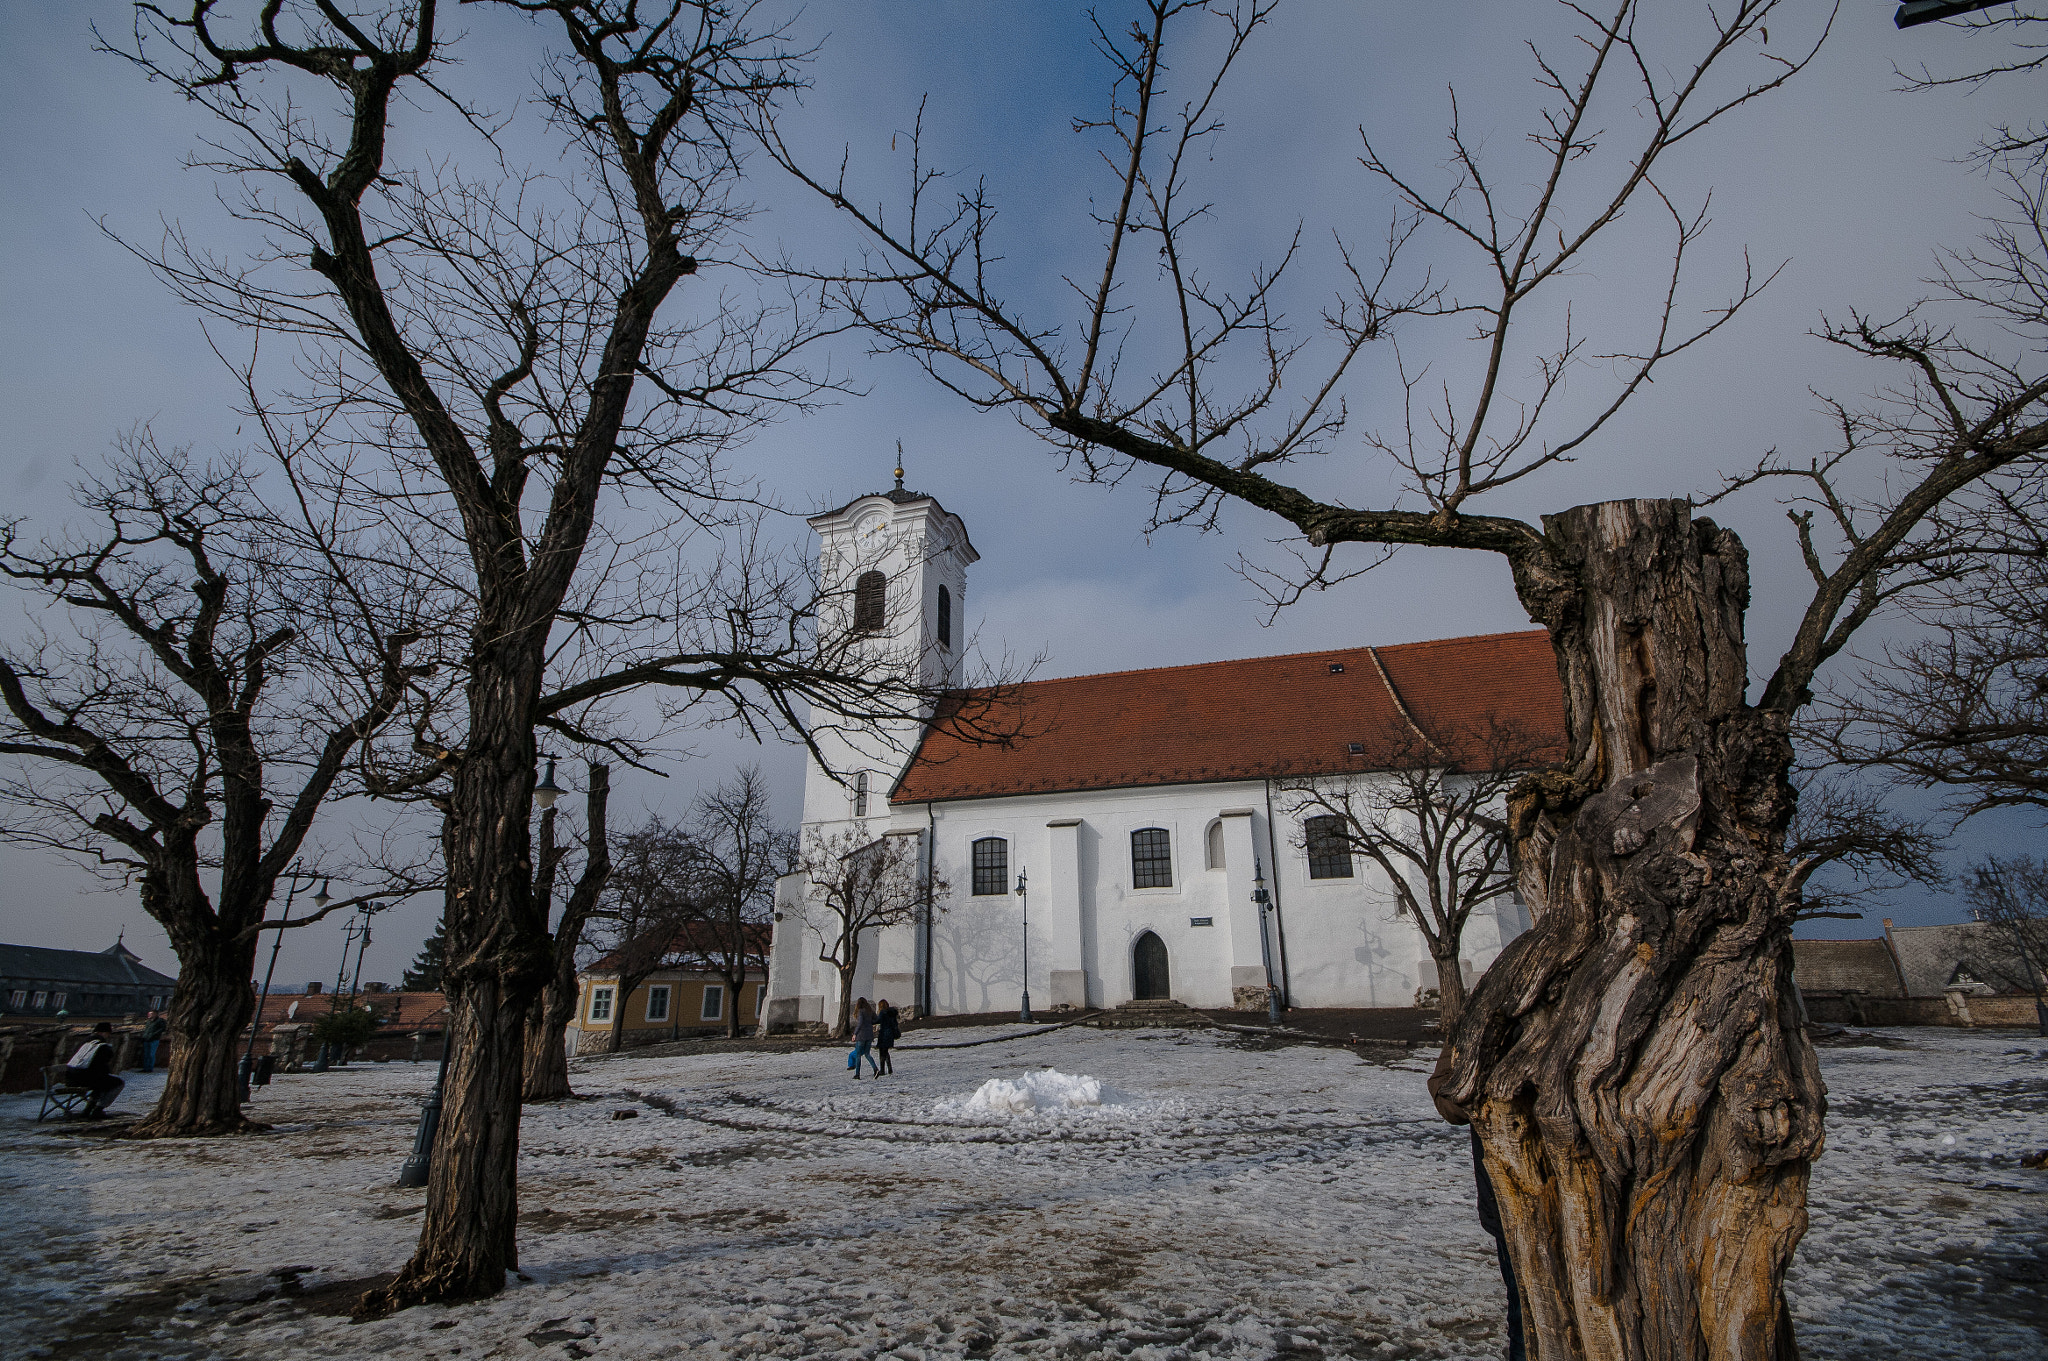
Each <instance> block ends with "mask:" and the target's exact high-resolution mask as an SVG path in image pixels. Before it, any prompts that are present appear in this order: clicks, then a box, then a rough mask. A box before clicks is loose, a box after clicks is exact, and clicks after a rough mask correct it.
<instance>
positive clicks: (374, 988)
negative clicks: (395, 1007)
mask: <svg viewBox="0 0 2048 1361" xmlns="http://www.w3.org/2000/svg"><path fill="white" fill-rule="evenodd" d="M390 990H391V985H390V984H389V983H365V984H363V991H364V992H366V993H369V992H389V991H390Z"/></svg>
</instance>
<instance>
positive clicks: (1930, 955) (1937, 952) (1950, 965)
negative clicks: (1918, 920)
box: [1891, 922, 2023, 997]
mask: <svg viewBox="0 0 2048 1361" xmlns="http://www.w3.org/2000/svg"><path fill="white" fill-rule="evenodd" d="M1891 939H1892V948H1893V949H1894V950H1896V951H1897V952H1898V956H1899V972H1900V974H1901V975H1903V976H1904V979H1905V984H1906V995H1907V996H1908V997H1939V996H1941V995H1942V992H1943V990H1944V989H1946V988H1947V987H1948V986H1949V984H1950V983H1951V982H1952V981H1954V980H1955V976H1956V970H1957V969H1958V968H1961V969H1963V970H1964V971H1965V972H1967V973H1968V974H1969V975H1970V976H1971V977H1973V978H1975V979H1976V980H1977V981H1978V982H1980V983H1985V984H1989V985H1990V986H1991V987H1992V988H1994V989H1996V990H1997V991H1999V992H2016V991H2019V980H2020V978H2021V977H2022V976H2023V966H2022V965H2021V964H2020V962H2019V960H2018V959H2017V958H2016V957H2015V956H2014V952H2013V951H2012V950H2010V949H2009V948H2007V947H2006V946H2005V945H2004V943H2003V942H2002V941H2001V940H2000V939H1999V938H1998V937H1996V936H1994V935H1993V934H1992V932H1991V929H1990V928H1989V927H1987V926H1985V925H1984V924H1983V923H1982V922H1956V923H1954V924H1952V925H1948V926H1897V927H1893V928H1892V931H1891Z"/></svg>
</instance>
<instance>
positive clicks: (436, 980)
mask: <svg viewBox="0 0 2048 1361" xmlns="http://www.w3.org/2000/svg"><path fill="white" fill-rule="evenodd" d="M447 956H448V928H447V926H446V925H444V924H442V923H440V922H436V923H435V924H434V934H433V935H431V936H428V937H427V943H426V944H425V945H422V946H421V947H420V952H419V954H417V955H416V956H414V957H413V961H412V967H411V968H409V969H407V970H406V971H405V990H406V991H407V992H439V991H441V965H442V963H443V962H444V961H445V960H446V959H447Z"/></svg>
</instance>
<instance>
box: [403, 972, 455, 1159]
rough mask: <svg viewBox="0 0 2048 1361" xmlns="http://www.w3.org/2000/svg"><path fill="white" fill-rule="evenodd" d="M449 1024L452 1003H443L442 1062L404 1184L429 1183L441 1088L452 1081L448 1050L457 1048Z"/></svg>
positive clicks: (422, 1115)
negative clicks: (449, 1007) (449, 1075)
mask: <svg viewBox="0 0 2048 1361" xmlns="http://www.w3.org/2000/svg"><path fill="white" fill-rule="evenodd" d="M453 1039H454V1036H453V1035H452V1034H450V1028H449V1025H448V1007H447V1004H446V1003H445V1002H444V1003H443V1004H442V1007H441V1066H440V1068H439V1069H437V1070H436V1071H435V1073H434V1090H433V1091H431V1092H429V1093H428V1094H427V1104H426V1105H424V1106H422V1107H420V1127H419V1129H417V1130H416V1131H414V1133H413V1136H412V1152H410V1153H408V1154H406V1156H405V1165H404V1166H403V1167H401V1168H399V1169H398V1184H399V1185H400V1186H405V1187H412V1188H417V1187H421V1186H425V1185H426V1184H427V1169H428V1168H430V1167H432V1166H433V1164H434V1135H435V1134H436V1133H438V1132H439V1131H440V1128H441V1089H442V1088H443V1087H445V1086H447V1084H448V1051H449V1050H450V1049H452V1048H454V1045H453V1044H452V1043H451V1041H452V1040H453Z"/></svg>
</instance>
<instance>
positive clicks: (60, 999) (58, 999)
mask: <svg viewBox="0 0 2048 1361" xmlns="http://www.w3.org/2000/svg"><path fill="white" fill-rule="evenodd" d="M70 995H71V994H70V993H68V992H53V993H51V994H50V1005H51V1006H53V1007H55V1008H57V1010H59V1011H62V1010H64V999H65V998H67V997H69V996H70Z"/></svg>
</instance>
